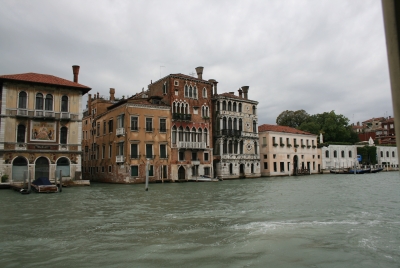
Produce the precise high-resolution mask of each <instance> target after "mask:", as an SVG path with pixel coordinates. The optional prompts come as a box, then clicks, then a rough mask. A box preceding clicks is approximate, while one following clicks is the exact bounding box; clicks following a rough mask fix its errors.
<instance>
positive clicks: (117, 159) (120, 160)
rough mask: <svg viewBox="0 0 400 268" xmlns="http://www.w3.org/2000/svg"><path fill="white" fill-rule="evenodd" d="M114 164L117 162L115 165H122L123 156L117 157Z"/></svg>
mask: <svg viewBox="0 0 400 268" xmlns="http://www.w3.org/2000/svg"><path fill="white" fill-rule="evenodd" d="M116 162H117V163H122V162H124V156H123V155H117V157H116Z"/></svg>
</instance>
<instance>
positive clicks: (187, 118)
mask: <svg viewBox="0 0 400 268" xmlns="http://www.w3.org/2000/svg"><path fill="white" fill-rule="evenodd" d="M172 120H182V121H190V120H192V115H191V114H180V113H173V114H172Z"/></svg>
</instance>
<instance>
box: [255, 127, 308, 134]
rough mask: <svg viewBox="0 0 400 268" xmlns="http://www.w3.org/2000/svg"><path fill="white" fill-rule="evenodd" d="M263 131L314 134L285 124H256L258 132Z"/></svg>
mask: <svg viewBox="0 0 400 268" xmlns="http://www.w3.org/2000/svg"><path fill="white" fill-rule="evenodd" d="M265 131H274V132H284V133H292V134H303V135H314V134H312V133H309V132H305V131H301V130H298V129H295V128H292V127H287V126H278V125H268V124H264V125H261V126H258V132H265Z"/></svg>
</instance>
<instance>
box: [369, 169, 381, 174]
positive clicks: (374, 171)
mask: <svg viewBox="0 0 400 268" xmlns="http://www.w3.org/2000/svg"><path fill="white" fill-rule="evenodd" d="M382 170H383V168H376V169H371V173H378V172H381V171H382Z"/></svg>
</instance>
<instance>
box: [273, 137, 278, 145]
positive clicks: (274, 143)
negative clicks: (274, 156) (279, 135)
mask: <svg viewBox="0 0 400 268" xmlns="http://www.w3.org/2000/svg"><path fill="white" fill-rule="evenodd" d="M272 145H274V146H277V145H278V144H277V143H276V142H275V137H272Z"/></svg>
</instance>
